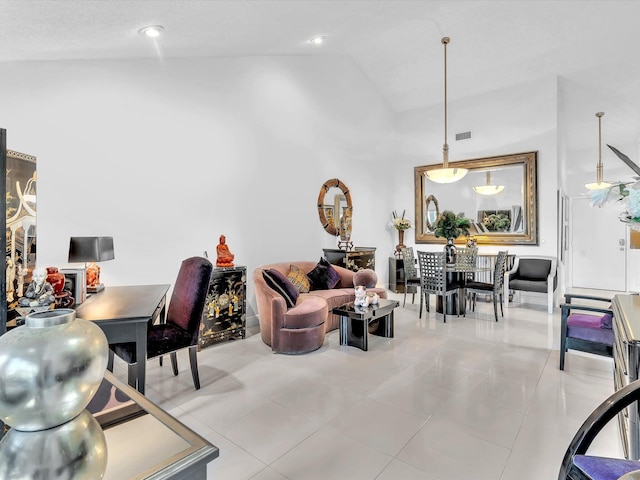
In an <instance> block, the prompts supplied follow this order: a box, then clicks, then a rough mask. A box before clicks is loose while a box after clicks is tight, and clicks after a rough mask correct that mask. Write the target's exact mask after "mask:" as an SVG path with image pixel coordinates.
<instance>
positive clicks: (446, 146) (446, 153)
mask: <svg viewBox="0 0 640 480" xmlns="http://www.w3.org/2000/svg"><path fill="white" fill-rule="evenodd" d="M450 41H451V39H450V38H449V37H443V38H442V44H443V45H444V145H443V146H442V168H448V166H449V144H448V142H447V44H448V43H449V42H450Z"/></svg>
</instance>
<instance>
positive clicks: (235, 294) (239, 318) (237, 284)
mask: <svg viewBox="0 0 640 480" xmlns="http://www.w3.org/2000/svg"><path fill="white" fill-rule="evenodd" d="M246 292H247V267H229V268H214V269H213V273H212V274H211V281H210V282H209V292H208V293H207V300H206V302H205V305H204V311H203V312H202V321H201V323H200V338H199V339H198V348H204V347H208V346H210V345H213V344H215V343H219V342H224V341H227V340H233V339H236V338H244V337H245V332H246Z"/></svg>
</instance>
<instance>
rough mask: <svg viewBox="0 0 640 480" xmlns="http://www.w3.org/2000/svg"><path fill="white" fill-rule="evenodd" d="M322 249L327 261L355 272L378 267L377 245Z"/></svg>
mask: <svg viewBox="0 0 640 480" xmlns="http://www.w3.org/2000/svg"><path fill="white" fill-rule="evenodd" d="M322 251H323V252H324V257H325V258H326V259H327V261H328V262H329V263H331V264H333V265H338V266H340V267H344V268H348V269H349V270H352V271H354V272H357V271H358V270H362V269H364V268H370V269H371V270H375V269H376V247H354V248H352V249H351V250H341V249H339V248H323V249H322Z"/></svg>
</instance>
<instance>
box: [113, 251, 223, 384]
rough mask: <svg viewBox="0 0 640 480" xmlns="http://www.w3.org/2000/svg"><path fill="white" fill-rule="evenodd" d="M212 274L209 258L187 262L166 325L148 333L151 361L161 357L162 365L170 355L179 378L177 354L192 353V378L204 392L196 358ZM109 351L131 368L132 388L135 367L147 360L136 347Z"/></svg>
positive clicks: (119, 345) (128, 345)
mask: <svg viewBox="0 0 640 480" xmlns="http://www.w3.org/2000/svg"><path fill="white" fill-rule="evenodd" d="M212 271H213V265H212V264H211V262H210V261H209V260H207V259H206V258H203V257H191V258H187V259H186V260H184V261H183V262H182V265H181V266H180V271H179V272H178V277H177V279H176V282H175V284H174V286H173V292H172V294H171V301H170V302H169V308H168V309H167V318H166V321H165V322H161V323H158V324H155V325H150V326H149V328H148V331H147V358H154V357H160V360H161V361H162V355H166V354H169V356H170V357H171V366H172V368H173V374H174V375H178V359H177V356H176V352H177V351H178V350H181V349H183V348H188V349H189V360H190V363H191V376H192V377H193V385H194V387H195V388H196V390H199V389H200V376H199V375H198V359H197V356H196V352H197V346H198V334H199V329H200V320H201V319H202V312H203V310H204V304H205V301H206V298H207V292H208V289H209V281H210V279H211V272H212ZM109 348H110V350H111V351H113V352H115V354H116V355H118V356H119V357H120V358H122V359H123V360H124V361H125V362H127V363H128V364H129V372H128V373H129V384H132V381H133V380H134V379H135V371H134V370H133V368H132V367H133V365H135V363H136V362H138V361H143V362H144V361H146V359H137V358H136V344H135V343H115V344H110V345H109ZM161 364H162V363H161Z"/></svg>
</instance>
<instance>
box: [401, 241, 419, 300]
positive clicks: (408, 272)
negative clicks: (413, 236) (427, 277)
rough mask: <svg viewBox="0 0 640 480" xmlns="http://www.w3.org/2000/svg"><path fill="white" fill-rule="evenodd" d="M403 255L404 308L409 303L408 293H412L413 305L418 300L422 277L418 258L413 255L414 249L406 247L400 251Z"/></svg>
mask: <svg viewBox="0 0 640 480" xmlns="http://www.w3.org/2000/svg"><path fill="white" fill-rule="evenodd" d="M400 252H401V253H402V264H403V269H404V299H403V301H402V306H403V307H404V305H405V303H406V302H407V293H411V303H413V302H414V300H415V298H416V293H417V292H418V288H420V277H419V276H418V269H417V268H416V258H415V256H414V255H413V247H405V248H403V249H402V250H400Z"/></svg>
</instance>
